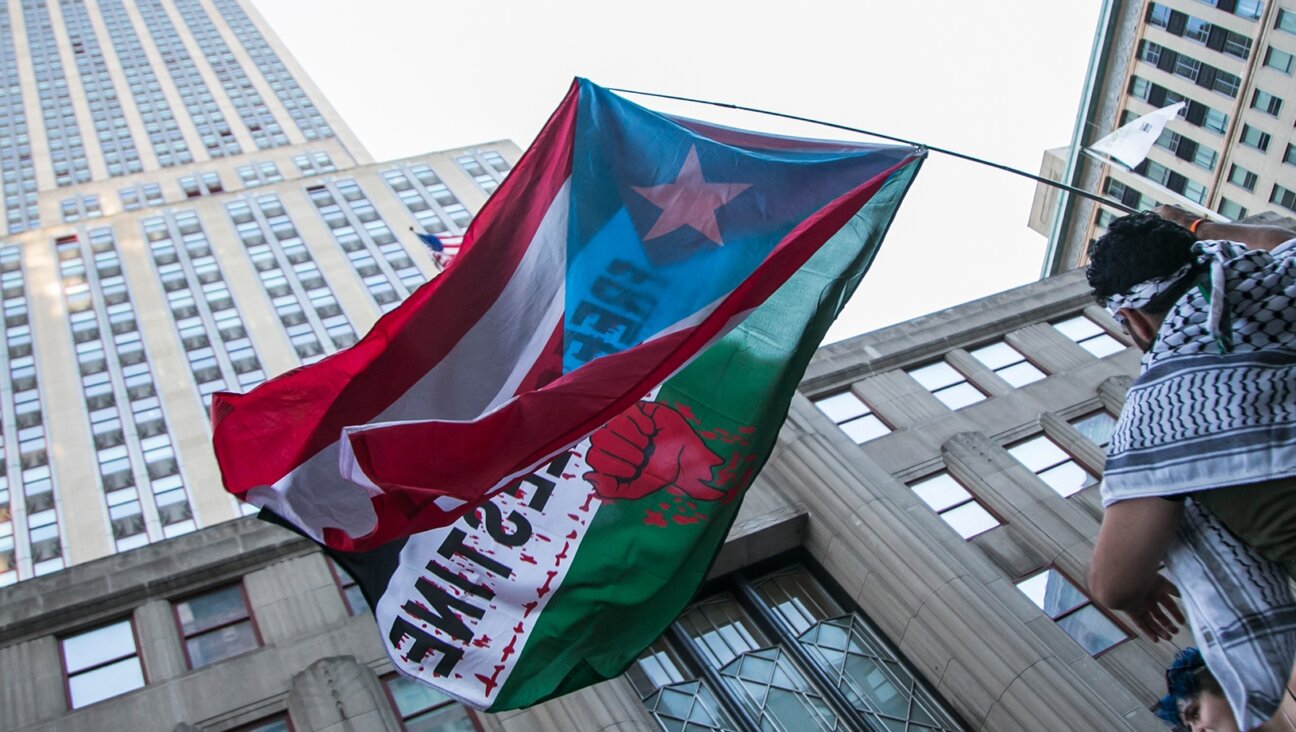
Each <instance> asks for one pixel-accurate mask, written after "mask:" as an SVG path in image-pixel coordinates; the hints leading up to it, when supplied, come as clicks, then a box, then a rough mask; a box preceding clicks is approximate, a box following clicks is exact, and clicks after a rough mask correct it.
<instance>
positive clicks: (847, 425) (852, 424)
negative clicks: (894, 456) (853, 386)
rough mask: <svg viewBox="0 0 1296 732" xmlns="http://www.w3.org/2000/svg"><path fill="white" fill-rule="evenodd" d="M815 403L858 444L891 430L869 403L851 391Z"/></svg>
mask: <svg viewBox="0 0 1296 732" xmlns="http://www.w3.org/2000/svg"><path fill="white" fill-rule="evenodd" d="M814 404H815V406H816V407H819V411H821V412H823V413H824V414H826V415H828V418H829V419H831V420H832V421H833V422H834V423H835V424H836V425H837V426H838V427H841V428H842V431H843V432H845V433H846V435H847V436H848V437H850V438H851V439H852V440H854V441H855V444H857V445H860V444H863V443H865V442H868V441H869V440H871V439H873V438H875V437H881V436H882V435H885V434H889V433H890V432H891V428H890V427H888V426H887V425H886V423H885V422H883V421H882V420H880V419H878V416H877V415H876V414H874V413H873V410H871V409H869V406H868V405H867V404H865V403H864V402H863V401H862V400H860V398H859V397H857V396H855V395H854V394H852V393H851V392H849V391H844V392H842V393H840V394H834V395H833V396H830V397H825V398H823V399H819V400H816V401H815V403H814Z"/></svg>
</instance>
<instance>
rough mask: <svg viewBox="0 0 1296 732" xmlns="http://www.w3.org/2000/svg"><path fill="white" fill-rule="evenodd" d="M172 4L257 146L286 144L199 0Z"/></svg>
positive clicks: (187, 0) (284, 137)
mask: <svg viewBox="0 0 1296 732" xmlns="http://www.w3.org/2000/svg"><path fill="white" fill-rule="evenodd" d="M175 7H176V10H177V11H179V13H180V17H181V18H183V19H184V22H185V25H187V26H189V32H190V33H192V34H193V37H194V40H195V41H197V42H198V48H199V49H201V50H202V52H203V55H204V56H206V57H207V63H208V64H210V65H211V67H212V71H213V72H215V74H216V78H217V79H219V80H220V83H221V88H222V89H224V90H225V94H226V96H227V97H228V98H229V100H230V102H231V103H232V104H233V105H234V109H235V111H237V112H238V115H239V118H241V119H242V120H243V124H244V125H246V126H247V130H248V133H249V134H250V135H251V136H252V140H253V142H255V143H256V146H257V149H260V150H265V149H267V148H272V147H280V146H283V145H287V144H288V135H286V134H284V131H283V128H282V127H280V126H279V122H278V120H276V119H275V117H274V115H273V114H272V113H271V112H270V108H269V107H267V106H266V103H265V100H264V99H262V98H261V95H260V94H259V93H258V92H257V90H256V87H254V86H253V85H252V80H251V79H250V78H249V77H248V75H247V72H246V71H244V70H243V65H242V64H240V63H239V62H238V60H237V59H236V58H235V57H234V54H233V52H232V51H230V47H229V45H228V44H226V43H225V40H224V39H223V38H222V37H221V34H220V31H219V30H218V29H217V28H216V24H215V23H213V22H212V19H211V18H210V17H209V16H208V15H207V11H206V10H204V9H203V7H202V5H201V4H200V3H199V2H198V0H175Z"/></svg>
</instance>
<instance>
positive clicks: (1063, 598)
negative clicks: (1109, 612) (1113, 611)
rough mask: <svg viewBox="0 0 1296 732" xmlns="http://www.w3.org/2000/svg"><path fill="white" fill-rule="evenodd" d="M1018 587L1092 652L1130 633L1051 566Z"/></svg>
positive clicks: (1025, 580)
mask: <svg viewBox="0 0 1296 732" xmlns="http://www.w3.org/2000/svg"><path fill="white" fill-rule="evenodd" d="M1017 589H1019V590H1021V591H1022V594H1024V595H1026V596H1027V597H1029V598H1030V599H1031V602H1033V603H1035V605H1036V607H1038V608H1039V609H1040V610H1043V611H1044V614H1045V615H1047V616H1049V618H1051V619H1052V620H1053V622H1055V623H1057V624H1058V627H1059V628H1061V629H1062V630H1064V631H1066V634H1067V635H1069V636H1071V638H1073V639H1074V640H1075V642H1076V643H1079V644H1080V646H1081V647H1082V648H1084V649H1085V650H1086V651H1088V653H1089V655H1091V656H1096V655H1098V654H1100V653H1102V652H1103V651H1105V650H1107V649H1108V648H1111V647H1112V646H1114V645H1116V644H1117V643H1120V642H1121V641H1123V640H1125V639H1126V638H1128V637H1129V635H1128V634H1126V633H1125V631H1123V630H1121V629H1120V627H1119V626H1118V625H1116V623H1114V622H1112V620H1111V618H1109V617H1107V616H1106V615H1104V614H1103V612H1102V611H1101V610H1099V609H1098V607H1097V606H1096V605H1094V604H1093V602H1092V601H1090V599H1089V598H1088V597H1086V596H1085V594H1084V593H1083V592H1081V591H1080V588H1078V587H1076V586H1075V585H1074V584H1072V583H1071V581H1070V580H1068V579H1067V578H1066V577H1064V576H1063V575H1062V573H1061V572H1059V571H1057V570H1056V569H1053V568H1052V567H1049V568H1048V569H1045V570H1044V571H1042V572H1039V573H1037V574H1033V575H1031V576H1029V577H1027V578H1025V579H1023V580H1021V581H1019V582H1018V583H1017Z"/></svg>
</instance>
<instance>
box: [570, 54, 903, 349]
mask: <svg viewBox="0 0 1296 732" xmlns="http://www.w3.org/2000/svg"><path fill="white" fill-rule="evenodd" d="M580 85H581V86H580V102H579V112H578V116H577V123H576V134H575V136H574V146H575V147H574V150H573V156H572V160H573V162H572V174H571V176H572V177H571V201H572V203H571V209H570V211H569V223H568V227H569V231H568V243H567V280H566V314H565V320H564V329H565V332H564V356H563V370H564V371H571V370H573V369H575V368H577V367H579V366H580V365H581V364H583V363H586V362H588V361H589V360H591V359H593V358H596V357H598V356H601V355H605V354H608V353H616V352H619V351H623V350H625V349H628V348H631V347H633V346H635V345H637V344H639V343H642V342H643V341H645V340H647V339H649V338H651V337H652V336H653V335H655V334H657V333H660V332H662V331H663V330H666V329H668V328H670V327H671V326H673V325H675V324H677V323H679V322H680V321H681V320H684V319H686V318H688V317H689V316H691V315H693V314H694V313H696V312H698V311H699V310H701V309H703V308H705V307H707V306H708V305H710V304H712V303H714V302H716V301H717V300H718V299H720V298H721V297H723V296H724V295H725V294H726V293H728V292H729V291H730V290H732V289H733V288H734V287H736V286H737V285H738V284H739V283H741V282H742V281H743V280H744V279H746V278H747V277H748V276H750V275H751V274H752V273H753V271H755V269H756V268H757V266H758V265H759V264H760V263H761V262H762V261H763V260H764V259H765V257H766V256H767V255H768V254H769V253H770V252H771V251H772V250H773V249H774V247H775V246H776V245H777V244H778V243H779V241H781V240H782V239H783V237H784V236H786V235H787V234H788V233H790V232H791V231H792V230H793V229H794V228H795V227H796V226H797V225H798V224H800V223H801V222H803V221H805V220H806V219H807V218H809V217H810V216H812V215H814V214H815V213H816V212H817V211H819V210H820V209H822V208H824V207H825V206H827V205H828V204H830V203H832V202H833V201H834V200H835V199H837V198H838V197H840V196H842V195H844V194H846V193H847V192H849V191H851V190H853V189H855V188H856V187H858V186H859V185H861V184H863V183H865V182H866V181H868V180H870V179H872V178H874V177H875V176H877V175H878V174H880V173H882V172H884V171H886V170H888V169H890V168H891V167H893V166H894V165H896V164H898V163H899V162H901V161H902V160H904V159H905V157H906V156H908V155H910V154H912V150H911V149H910V148H907V147H895V146H877V145H865V144H860V145H858V146H851V145H840V144H839V145H838V146H836V147H828V146H824V145H816V144H813V143H810V142H805V143H803V144H801V145H800V146H798V145H797V144H796V142H795V141H792V140H790V138H768V139H771V140H777V141H779V143H780V144H777V145H774V144H769V145H767V146H763V147H761V148H747V147H742V146H739V145H736V144H727V143H725V142H722V141H719V140H716V139H712V138H710V137H707V136H703V135H701V134H698V133H697V132H694V131H693V130H690V129H689V128H687V127H686V126H684V125H683V124H681V122H680V121H676V120H674V119H671V118H668V117H664V116H662V115H659V114H657V113H655V112H652V111H650V110H647V109H644V108H643V107H640V106H638V105H635V104H633V103H631V102H628V101H625V100H624V99H621V98H619V97H617V96H616V95H614V94H612V93H610V92H608V91H606V90H604V89H602V88H599V87H597V86H595V85H593V84H591V83H590V82H588V81H585V80H581V82H580ZM735 139H739V136H735ZM690 156H692V160H690ZM690 170H692V171H693V172H694V176H693V177H692V178H690V177H689V175H687V174H688V172H689V171H690ZM699 174H700V175H699ZM686 180H692V181H694V182H698V183H700V186H701V187H693V188H690V187H688V186H679V185H677V184H679V183H680V182H681V181H686ZM673 185H674V186H675V187H672V186H673ZM691 191H697V192H698V193H697V195H694V194H692V193H691ZM673 194H678V195H675V197H674V198H673V199H670V200H664V199H669V198H670V196H671V195H673ZM708 196H710V198H708ZM654 199H656V200H654ZM668 209H674V210H668ZM709 217H711V218H709ZM662 219H664V220H665V221H666V224H664V225H663V226H659V220H662ZM682 221H690V222H693V223H694V224H696V225H693V224H685V225H678V226H674V228H670V224H672V223H674V224H678V223H679V222H682ZM712 224H713V225H714V229H713V230H711V231H710V232H709V235H708V232H707V231H704V230H703V229H708V228H709V227H710V225H712ZM665 229H669V230H665ZM711 237H718V239H719V241H718V242H717V241H715V240H714V239H713V238H711Z"/></svg>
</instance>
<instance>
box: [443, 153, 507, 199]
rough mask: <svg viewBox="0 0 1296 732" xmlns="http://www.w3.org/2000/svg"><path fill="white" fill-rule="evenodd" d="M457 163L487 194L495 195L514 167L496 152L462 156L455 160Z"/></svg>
mask: <svg viewBox="0 0 1296 732" xmlns="http://www.w3.org/2000/svg"><path fill="white" fill-rule="evenodd" d="M455 162H456V163H458V164H459V167H460V168H462V169H463V171H464V172H465V173H467V174H468V175H469V176H471V177H472V179H473V180H474V181H476V182H477V185H478V186H479V187H480V188H481V189H482V190H483V191H486V192H487V193H494V192H495V189H496V188H499V184H500V183H501V182H503V181H504V176H505V175H507V174H508V172H509V169H510V168H511V167H512V166H510V165H509V163H508V161H507V160H505V159H504V156H503V155H500V154H499V153H498V152H495V151H494V150H488V151H486V152H481V153H468V154H466V155H460V156H459V157H457V158H455Z"/></svg>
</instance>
